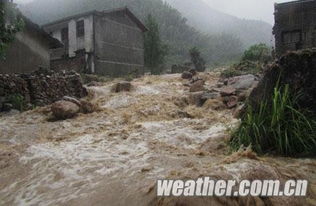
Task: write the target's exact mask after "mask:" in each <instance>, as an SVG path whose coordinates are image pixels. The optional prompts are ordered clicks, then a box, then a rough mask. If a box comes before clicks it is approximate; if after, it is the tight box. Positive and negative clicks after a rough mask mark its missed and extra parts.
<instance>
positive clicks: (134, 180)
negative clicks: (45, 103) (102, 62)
mask: <svg viewBox="0 0 316 206" xmlns="http://www.w3.org/2000/svg"><path fill="white" fill-rule="evenodd" d="M203 77H204V78H205V79H206V80H207V81H206V85H207V87H210V88H211V87H212V86H214V85H215V84H216V83H217V81H218V79H219V74H218V73H205V74H203ZM116 81H118V80H115V81H113V82H109V83H106V84H105V85H104V86H98V87H89V91H90V94H91V95H90V96H89V100H90V101H92V102H93V103H95V104H97V105H98V106H99V107H100V110H99V111H97V112H94V113H92V114H80V115H78V116H77V117H75V118H73V119H69V120H65V121H51V119H50V113H49V107H43V108H37V109H35V110H33V111H28V112H24V113H21V114H11V115H2V116H0V183H1V184H0V205H76V206H77V205H135V206H136V205H137V206H140V205H277V206H279V205H287V206H290V205H316V198H315V194H316V160H315V159H293V158H281V157H269V156H266V157H257V156H256V154H254V153H252V152H251V151H240V152H237V153H233V154H230V152H229V148H228V147H227V145H226V142H227V140H228V139H229V132H230V131H231V130H232V129H233V128H234V127H236V126H237V125H238V123H239V120H237V119H235V118H233V115H232V111H231V110H221V111H215V110H212V109H211V108H209V107H208V106H204V107H196V106H192V105H191V106H183V105H181V104H179V101H181V97H182V96H186V95H187V94H188V93H189V91H188V88H187V87H185V86H184V85H183V84H184V83H186V80H182V79H181V78H180V75H179V74H175V75H162V76H144V77H142V78H139V79H135V80H134V81H132V84H133V85H134V90H133V91H132V92H123V93H111V86H112V85H113V84H114V83H115V82H116ZM202 176H210V177H213V178H215V179H237V180H241V179H253V180H254V179H280V180H281V181H285V180H287V179H307V180H309V193H308V197H306V198H294V197H288V198H275V197H270V198H268V197H266V198H259V197H252V198H250V197H244V198H183V197H181V198H157V197H156V195H155V194H156V193H155V184H156V181H157V180H158V179H163V178H168V179H169V178H176V179H178V178H183V179H188V178H198V177H202Z"/></svg>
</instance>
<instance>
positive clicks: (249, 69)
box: [221, 61, 262, 78]
mask: <svg viewBox="0 0 316 206" xmlns="http://www.w3.org/2000/svg"><path fill="white" fill-rule="evenodd" d="M261 71H262V65H261V64H260V63H258V62H251V61H242V62H240V63H238V64H234V65H233V66H231V67H230V68H228V69H226V70H224V71H223V72H222V73H221V77H223V78H230V77H234V76H240V75H245V74H253V75H256V74H258V73H260V72H261Z"/></svg>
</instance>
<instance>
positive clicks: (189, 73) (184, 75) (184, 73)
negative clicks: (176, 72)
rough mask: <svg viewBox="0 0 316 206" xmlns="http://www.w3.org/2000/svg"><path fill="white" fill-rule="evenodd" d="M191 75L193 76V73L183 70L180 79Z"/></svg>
mask: <svg viewBox="0 0 316 206" xmlns="http://www.w3.org/2000/svg"><path fill="white" fill-rule="evenodd" d="M192 76H193V75H192V73H191V72H187V71H185V72H183V73H182V75H181V78H182V79H191V78H192Z"/></svg>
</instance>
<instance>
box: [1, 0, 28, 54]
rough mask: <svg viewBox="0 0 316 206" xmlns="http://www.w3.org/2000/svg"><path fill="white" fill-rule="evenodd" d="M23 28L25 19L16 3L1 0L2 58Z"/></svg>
mask: <svg viewBox="0 0 316 206" xmlns="http://www.w3.org/2000/svg"><path fill="white" fill-rule="evenodd" d="M22 28H23V20H22V17H21V15H20V14H19V11H18V10H17V9H16V6H15V4H13V3H11V2H9V0H0V59H3V58H5V52H6V49H7V48H8V46H9V44H10V43H11V42H12V41H13V40H14V37H15V34H16V33H17V32H19V31H21V30H22Z"/></svg>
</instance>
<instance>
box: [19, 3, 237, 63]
mask: <svg viewBox="0 0 316 206" xmlns="http://www.w3.org/2000/svg"><path fill="white" fill-rule="evenodd" d="M60 5H63V6H62V7H61V6H60ZM124 6H127V7H128V8H129V9H131V10H132V11H133V12H134V13H135V14H136V16H138V17H139V18H140V19H141V20H142V21H143V22H145V19H146V17H147V16H148V15H149V14H151V15H152V16H153V17H154V18H155V19H156V20H157V22H158V23H159V28H160V34H161V39H162V41H163V42H164V43H165V44H167V45H168V47H169V55H168V56H167V57H166V61H167V63H169V64H176V63H183V62H184V61H187V60H189V55H188V51H189V49H190V48H192V47H197V48H199V49H200V50H201V53H202V54H204V58H205V60H206V61H207V63H208V64H214V63H219V62H227V61H230V60H231V59H232V58H237V57H238V56H239V55H240V54H241V53H242V52H241V51H242V47H241V45H242V43H241V42H240V41H239V39H237V38H235V37H234V36H233V35H226V34H223V35H222V34H219V35H214V36H207V35H204V34H201V33H200V32H199V31H197V30H196V29H194V28H193V27H190V26H189V25H188V24H187V19H185V18H183V17H182V15H181V14H180V12H178V11H177V10H176V9H173V8H172V7H171V6H169V5H168V4H167V3H164V1H162V0H89V1H88V0H67V1H64V0H55V1H51V0H35V1H33V2H32V3H30V4H27V5H24V6H22V7H21V9H22V11H23V12H24V14H25V15H27V16H28V17H29V18H31V19H32V20H34V21H35V22H37V23H40V24H43V23H48V22H50V21H53V20H56V19H60V18H63V17H66V16H69V15H72V14H78V13H81V12H84V11H89V10H95V9H97V10H107V9H112V8H118V7H124ZM48 8H49V9H48Z"/></svg>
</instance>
